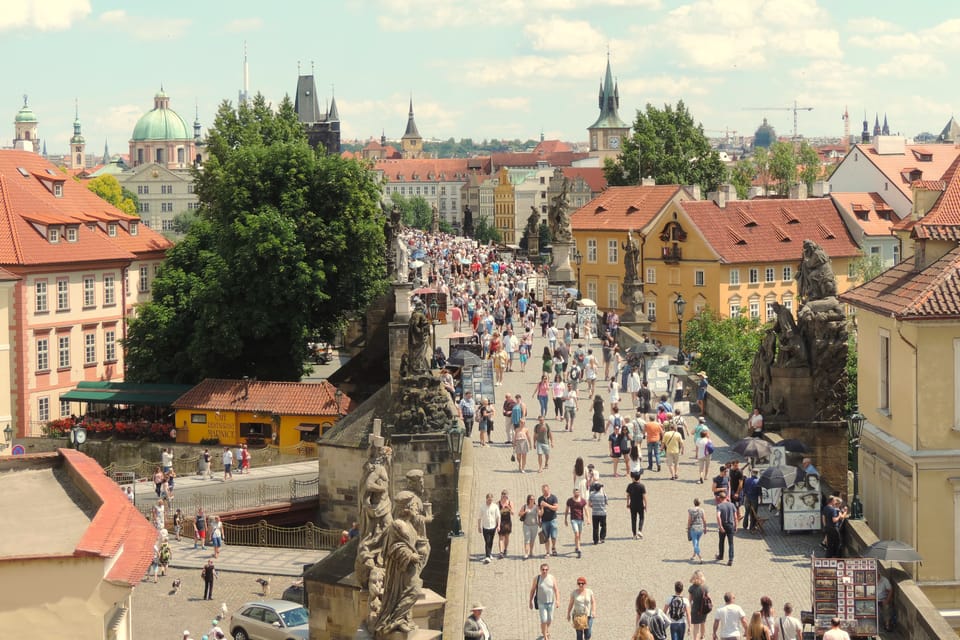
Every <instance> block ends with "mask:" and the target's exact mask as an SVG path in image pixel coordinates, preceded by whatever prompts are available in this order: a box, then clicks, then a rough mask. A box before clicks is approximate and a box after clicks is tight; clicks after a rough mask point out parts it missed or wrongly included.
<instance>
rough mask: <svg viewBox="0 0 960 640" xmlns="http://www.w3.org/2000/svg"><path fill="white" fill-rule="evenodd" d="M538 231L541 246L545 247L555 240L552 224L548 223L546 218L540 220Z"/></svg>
mask: <svg viewBox="0 0 960 640" xmlns="http://www.w3.org/2000/svg"><path fill="white" fill-rule="evenodd" d="M537 232H538V233H537V235H538V236H539V237H540V246H541V247H545V246H547V245H548V244H550V243H551V242H553V234H551V233H550V225H548V224H547V222H546V220H541V221H540V226H539V227H537Z"/></svg>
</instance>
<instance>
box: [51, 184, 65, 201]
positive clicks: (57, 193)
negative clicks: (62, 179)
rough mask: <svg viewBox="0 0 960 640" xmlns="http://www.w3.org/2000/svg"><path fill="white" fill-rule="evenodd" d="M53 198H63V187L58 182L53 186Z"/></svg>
mask: <svg viewBox="0 0 960 640" xmlns="http://www.w3.org/2000/svg"><path fill="white" fill-rule="evenodd" d="M53 197H54V198H62V197H63V185H62V184H60V183H59V182H57V183H56V184H54V185H53Z"/></svg>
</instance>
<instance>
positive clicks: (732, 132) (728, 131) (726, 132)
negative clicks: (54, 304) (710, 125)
mask: <svg viewBox="0 0 960 640" xmlns="http://www.w3.org/2000/svg"><path fill="white" fill-rule="evenodd" d="M704 132H709V133H722V134H724V140H726V142H727V144H730V136H733V137H734V138H736V137H737V130H736V129H704Z"/></svg>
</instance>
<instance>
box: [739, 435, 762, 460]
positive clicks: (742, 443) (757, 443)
mask: <svg viewBox="0 0 960 640" xmlns="http://www.w3.org/2000/svg"><path fill="white" fill-rule="evenodd" d="M730 449H731V450H733V451H736V452H737V453H739V454H740V455H742V456H744V457H745V458H766V457H767V456H769V455H770V443H769V442H767V441H766V440H761V439H760V438H744V439H743V440H737V441H736V442H734V443H733V444H732V445H730Z"/></svg>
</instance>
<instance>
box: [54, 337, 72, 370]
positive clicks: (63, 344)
mask: <svg viewBox="0 0 960 640" xmlns="http://www.w3.org/2000/svg"><path fill="white" fill-rule="evenodd" d="M57 366H58V367H59V368H60V369H68V368H70V336H69V335H65V336H57Z"/></svg>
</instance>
